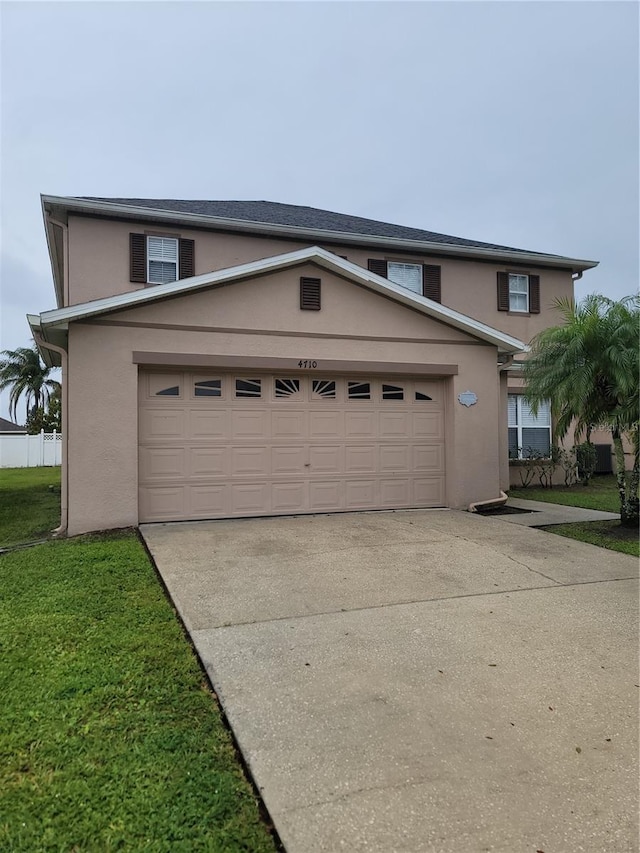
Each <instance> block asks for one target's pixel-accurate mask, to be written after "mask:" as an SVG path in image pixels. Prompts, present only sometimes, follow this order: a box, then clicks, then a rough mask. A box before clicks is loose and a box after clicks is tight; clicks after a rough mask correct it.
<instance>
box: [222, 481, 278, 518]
mask: <svg viewBox="0 0 640 853" xmlns="http://www.w3.org/2000/svg"><path fill="white" fill-rule="evenodd" d="M269 492H270V489H269V484H268V483H232V484H231V487H230V510H231V512H230V514H231V515H252V514H253V515H256V514H258V515H259V514H261V513H262V514H264V513H265V512H266V513H267V514H268V513H269V512H270V511H271V505H270V501H269Z"/></svg>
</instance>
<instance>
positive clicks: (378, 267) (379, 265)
mask: <svg viewBox="0 0 640 853" xmlns="http://www.w3.org/2000/svg"><path fill="white" fill-rule="evenodd" d="M367 267H368V268H369V272H374V273H375V274H376V275H381V276H382V278H386V277H387V262H386V261H381V260H378V258H369V260H368V261H367Z"/></svg>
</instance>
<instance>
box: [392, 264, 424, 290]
mask: <svg viewBox="0 0 640 853" xmlns="http://www.w3.org/2000/svg"><path fill="white" fill-rule="evenodd" d="M387 278H388V279H389V281H392V282H393V283H394V284H399V285H400V287H406V288H407V290H413V292H414V293H419V294H420V296H422V264H399V263H396V262H395V261H389V263H388V264H387Z"/></svg>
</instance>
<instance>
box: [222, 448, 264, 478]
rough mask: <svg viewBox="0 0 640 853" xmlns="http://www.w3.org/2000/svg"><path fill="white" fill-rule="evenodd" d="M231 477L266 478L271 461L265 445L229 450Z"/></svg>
mask: <svg viewBox="0 0 640 853" xmlns="http://www.w3.org/2000/svg"><path fill="white" fill-rule="evenodd" d="M230 456H231V471H230V474H231V476H232V477H268V476H269V474H270V473H271V460H270V453H269V448H268V447H267V445H264V444H263V445H261V446H258V447H244V446H240V447H232V448H231V453H230Z"/></svg>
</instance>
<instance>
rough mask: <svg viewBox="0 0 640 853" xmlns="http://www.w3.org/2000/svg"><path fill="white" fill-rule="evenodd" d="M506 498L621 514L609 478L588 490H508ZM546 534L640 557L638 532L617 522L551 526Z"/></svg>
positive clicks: (595, 479)
mask: <svg viewBox="0 0 640 853" xmlns="http://www.w3.org/2000/svg"><path fill="white" fill-rule="evenodd" d="M509 495H510V496H511V497H514V498H522V499H524V500H531V501H547V502H548V503H554V504H564V505H565V506H580V507H583V508H585V509H599V510H602V511H603V512H618V513H619V512H620V498H619V495H618V484H617V482H616V478H615V476H613V475H612V474H606V475H604V474H600V475H597V476H595V477H593V478H592V479H591V482H590V483H589V485H588V486H583V485H576V486H554V487H553V488H552V489H540V488H528V489H513V488H512V489H510V490H509ZM542 529H544V530H547V531H548V532H549V533H557V534H558V535H560V536H568V537H569V538H570V539H578V540H579V541H581V542H589V543H590V544H591V545H598V546H600V547H601V548H608V549H609V550H610V551H621V552H622V553H623V554H631V555H632V556H635V557H638V556H640V546H639V544H638V531H637V530H632V529H629V528H624V527H621V525H620V522H618V521H581V522H578V523H575V524H553V525H550V526H549V527H545V528H542Z"/></svg>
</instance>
